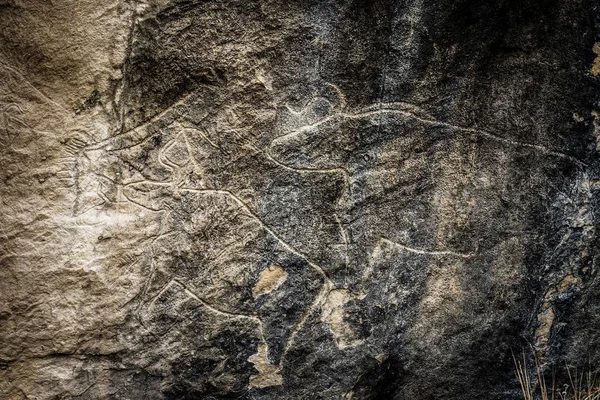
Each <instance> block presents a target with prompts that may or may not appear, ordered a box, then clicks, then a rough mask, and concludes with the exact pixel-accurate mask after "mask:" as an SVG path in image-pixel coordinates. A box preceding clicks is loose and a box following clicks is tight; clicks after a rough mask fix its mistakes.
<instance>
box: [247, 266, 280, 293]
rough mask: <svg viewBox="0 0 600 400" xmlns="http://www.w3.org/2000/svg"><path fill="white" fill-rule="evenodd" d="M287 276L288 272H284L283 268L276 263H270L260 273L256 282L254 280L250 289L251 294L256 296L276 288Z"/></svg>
mask: <svg viewBox="0 0 600 400" xmlns="http://www.w3.org/2000/svg"><path fill="white" fill-rule="evenodd" d="M287 277H288V273H287V272H285V270H284V269H283V268H281V267H280V266H277V265H271V266H270V267H269V268H267V269H265V270H263V271H262V272H261V273H260V275H259V277H258V282H256V285H255V286H254V289H253V290H252V296H253V297H254V298H257V297H258V296H261V295H263V294H267V293H271V292H272V291H274V290H277V288H279V286H281V285H282V284H283V282H285V280H286V279H287Z"/></svg>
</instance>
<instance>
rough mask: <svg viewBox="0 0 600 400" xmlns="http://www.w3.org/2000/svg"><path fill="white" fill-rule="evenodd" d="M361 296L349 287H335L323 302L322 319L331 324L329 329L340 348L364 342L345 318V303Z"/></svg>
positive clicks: (328, 324)
mask: <svg viewBox="0 0 600 400" xmlns="http://www.w3.org/2000/svg"><path fill="white" fill-rule="evenodd" d="M360 298H361V297H358V296H356V295H353V294H352V293H351V292H350V291H349V290H347V289H334V290H332V291H331V292H329V295H328V296H327V300H326V301H325V304H323V312H322V313H321V321H322V322H324V323H326V324H327V326H329V330H330V331H331V333H332V334H333V337H334V338H335V341H336V343H337V345H338V347H339V348H340V349H343V348H346V347H351V346H356V345H358V344H360V343H362V340H361V339H360V338H359V335H358V333H357V332H356V331H355V330H354V329H353V328H352V326H350V324H348V322H347V321H345V319H344V317H345V312H344V305H345V304H346V303H348V302H349V301H351V300H353V299H360Z"/></svg>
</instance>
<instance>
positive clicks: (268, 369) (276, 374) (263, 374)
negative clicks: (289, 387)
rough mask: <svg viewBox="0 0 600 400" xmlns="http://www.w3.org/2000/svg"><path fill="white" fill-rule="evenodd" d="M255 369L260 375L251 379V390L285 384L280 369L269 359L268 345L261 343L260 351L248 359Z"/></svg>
mask: <svg viewBox="0 0 600 400" xmlns="http://www.w3.org/2000/svg"><path fill="white" fill-rule="evenodd" d="M248 361H250V362H251V363H252V364H254V367H255V368H256V369H257V370H258V375H252V376H251V377H250V383H249V385H248V387H249V388H264V387H269V386H279V385H281V384H282V383H283V378H282V377H281V374H280V371H279V368H277V367H275V366H273V365H271V364H270V363H269V360H268V358H267V345H266V344H265V343H261V344H259V345H258V351H257V352H256V354H253V355H252V356H250V358H248Z"/></svg>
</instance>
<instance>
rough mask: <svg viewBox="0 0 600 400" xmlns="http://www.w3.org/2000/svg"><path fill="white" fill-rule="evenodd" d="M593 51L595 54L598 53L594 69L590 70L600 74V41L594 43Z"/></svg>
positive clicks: (593, 73) (595, 74)
mask: <svg viewBox="0 0 600 400" xmlns="http://www.w3.org/2000/svg"><path fill="white" fill-rule="evenodd" d="M592 51H593V52H594V54H596V59H595V60H594V64H593V65H592V70H591V71H590V72H591V73H592V75H594V76H598V75H600V42H598V43H596V44H595V45H594V47H593V48H592Z"/></svg>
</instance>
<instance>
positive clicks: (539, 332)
mask: <svg viewBox="0 0 600 400" xmlns="http://www.w3.org/2000/svg"><path fill="white" fill-rule="evenodd" d="M537 320H538V327H537V329H536V330H535V348H536V350H538V351H537V356H538V357H540V356H542V355H545V352H546V351H547V349H548V343H549V342H550V333H551V332H552V324H553V323H554V310H553V309H552V307H551V306H549V307H548V308H546V309H545V310H544V311H542V312H541V313H539V314H538V316H537Z"/></svg>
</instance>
